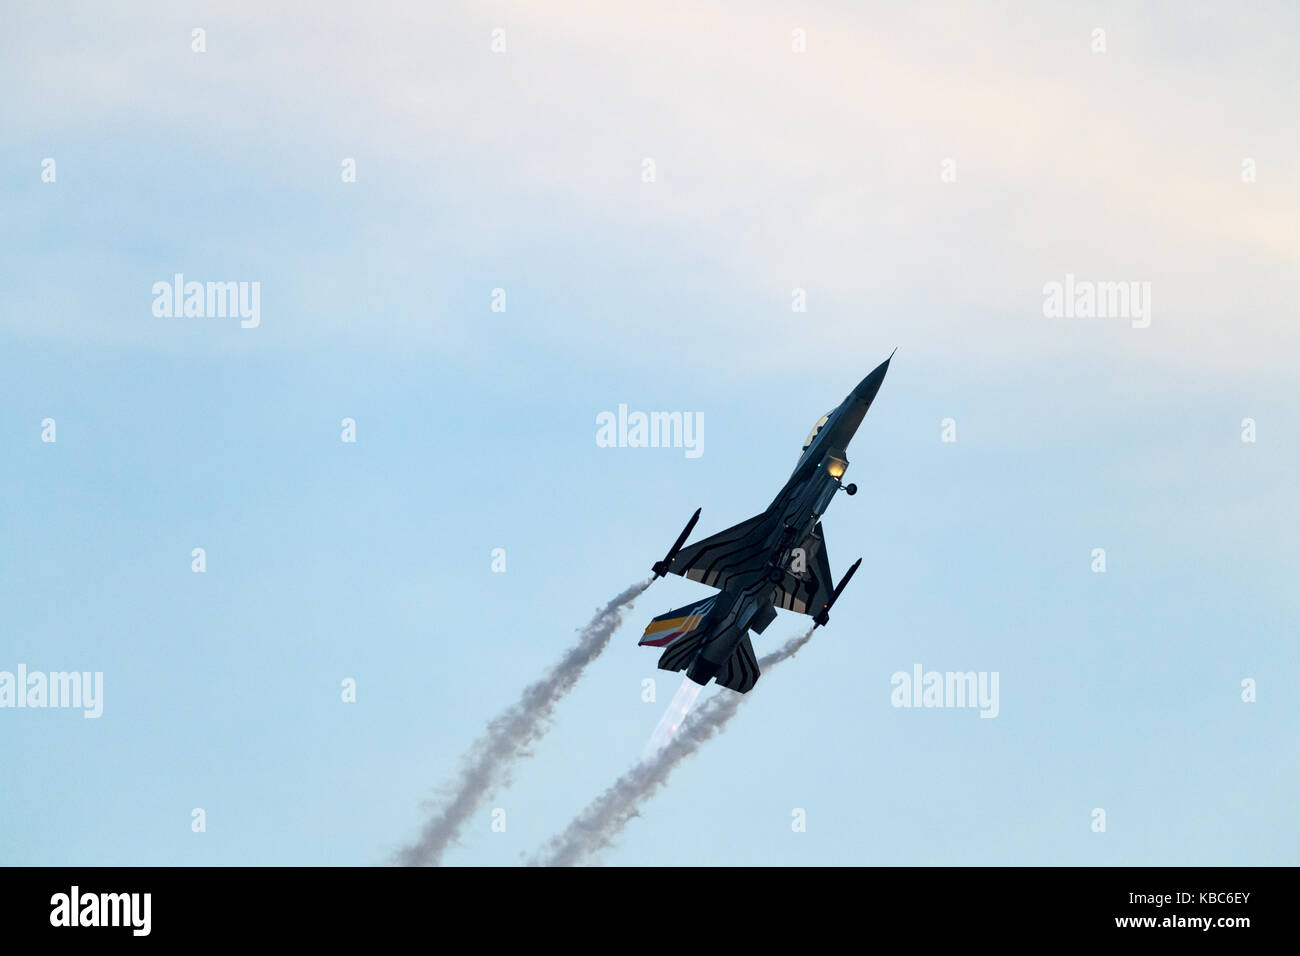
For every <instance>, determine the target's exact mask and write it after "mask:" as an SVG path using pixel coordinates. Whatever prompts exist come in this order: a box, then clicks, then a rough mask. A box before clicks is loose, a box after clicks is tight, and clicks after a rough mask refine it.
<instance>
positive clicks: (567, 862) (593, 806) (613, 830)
mask: <svg viewBox="0 0 1300 956" xmlns="http://www.w3.org/2000/svg"><path fill="white" fill-rule="evenodd" d="M812 634H813V628H811V627H810V628H808V630H807V631H805V632H804V633H803V634H800V635H798V636H797V637H792V638H791V639H790V640H788V641H786V642H785V644H784V645H783V646H781V647H780V648H778V649H777V650H775V651H773V652H772V653H771V654H768V655H766V656H764V657H762V658H760V659H759V662H758V664H759V667H760V668H761V669H762V670H763V671H764V672H766V671H768V670H769V669H771V668H772V667H773V666H774V665H776V664H779V663H781V661H783V660H785V659H786V658H789V657H793V656H794V655H795V652H796V651H798V650H799V648H801V647H803V646H804V645H805V644H807V643H808V641H809V640H811V639H812ZM744 699H745V695H744V694H737V693H735V692H734V691H729V690H719V691H718V692H717V693H716V694H714V695H713V696H712V697H710V698H709V699H708V700H706V701H705V702H704V704H703V705H702V706H701V707H700V708H699V709H698V710H696V711H695V712H693V713H692V714H691V715H690V716H688V717H687V718H686V721H685V722H684V723H683V724H682V726H681V728H680V729H679V730H678V731H677V734H676V736H674V737H673V738H672V739H671V740H670V741H668V744H667V746H665V747H664V748H663V749H662V750H660V751H659V752H658V753H657V754H655V755H654V756H652V757H651V758H650V759H648V760H645V761H642V762H641V763H639V764H637V765H636V766H635V767H633V768H632V769H631V770H629V771H628V772H627V773H625V774H624V775H623V776H622V777H620V778H619V779H618V780H616V781H615V782H614V784H613V786H611V787H610V788H609V789H608V790H606V791H605V792H604V793H602V794H601V795H600V796H599V797H597V798H596V799H595V800H593V801H592V802H591V803H590V804H589V805H588V806H587V809H585V810H583V811H582V813H581V814H579V815H578V817H577V818H576V819H575V820H574V821H573V822H572V823H570V824H569V825H568V826H567V827H566V828H565V830H564V832H563V833H561V834H560V835H559V836H556V837H554V838H552V839H551V841H550V842H549V843H547V844H546V846H545V847H543V848H542V850H540V851H539V852H538V854H537V855H536V856H535V857H534V858H533V859H532V860H530V861H529V862H530V863H531V864H532V865H541V866H572V865H573V864H575V863H578V862H580V861H581V860H582V859H583V858H584V857H586V856H588V855H590V854H592V853H595V852H597V851H599V850H603V849H604V848H606V847H608V846H610V845H612V844H613V842H614V840H615V839H616V838H617V837H618V835H619V833H621V832H622V830H623V827H624V826H626V825H627V822H628V821H629V820H631V819H632V818H633V817H636V816H639V815H640V813H641V805H642V804H643V803H645V801H646V800H648V799H649V798H650V797H652V796H654V794H655V793H656V792H657V791H658V790H659V788H660V787H662V786H663V785H664V784H665V783H667V782H668V777H669V776H670V775H671V774H672V772H673V770H675V769H676V768H677V765H678V764H680V763H681V762H682V761H683V760H685V759H686V758H687V757H689V756H690V755H691V754H693V753H695V751H697V750H699V749H700V746H701V745H702V744H703V743H704V742H705V741H706V740H709V739H710V738H712V737H716V736H717V735H718V734H719V733H721V732H722V730H723V728H724V727H726V726H727V721H729V720H731V718H732V717H733V716H735V713H736V709H737V708H738V707H739V706H740V702H741V701H743V700H744Z"/></svg>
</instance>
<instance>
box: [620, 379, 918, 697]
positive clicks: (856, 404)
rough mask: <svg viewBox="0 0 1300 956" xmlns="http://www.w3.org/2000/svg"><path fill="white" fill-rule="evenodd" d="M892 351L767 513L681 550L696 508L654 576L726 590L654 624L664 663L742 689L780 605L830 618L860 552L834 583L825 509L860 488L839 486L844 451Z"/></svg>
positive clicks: (814, 437)
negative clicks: (754, 637) (754, 639)
mask: <svg viewBox="0 0 1300 956" xmlns="http://www.w3.org/2000/svg"><path fill="white" fill-rule="evenodd" d="M892 358H893V355H890V357H889V358H888V359H885V361H884V362H882V363H881V364H880V365H879V366H878V367H877V368H876V369H875V371H873V372H872V373H871V374H870V375H868V376H867V377H866V378H864V379H863V380H862V381H861V382H860V383H859V384H858V387H857V388H855V389H854V390H853V391H852V392H850V393H849V396H848V398H846V399H844V401H843V402H841V403H840V405H839V407H838V408H835V409H834V410H832V411H830V412H828V413H827V414H825V415H823V416H822V417H821V418H820V419H819V420H818V422H817V424H816V425H814V426H813V429H812V431H811V432H809V433H808V440H807V441H806V442H804V445H803V453H802V455H800V457H799V463H798V464H797V465H795V469H794V473H793V474H792V475H791V476H790V480H789V481H787V482H786V483H785V487H783V488H782V489H781V491H780V493H779V494H778V495H777V496H776V500H775V501H773V502H772V503H771V504H770V505H768V506H767V510H766V511H764V512H763V513H762V514H759V515H755V516H754V517H752V518H750V519H749V520H747V521H742V522H741V523H740V524H738V525H735V526H734V527H731V528H728V529H727V530H726V531H720V532H718V533H717V534H715V535H713V536H712V537H711V538H705V539H704V540H703V541H700V542H698V543H697V544H692V545H689V546H687V547H682V545H683V544H684V543H685V541H686V539H687V537H688V536H689V535H690V533H691V530H692V529H693V528H694V527H695V523H696V522H697V521H699V519H700V512H699V511H698V510H697V511H696V512H695V514H694V515H692V516H691V520H690V521H689V522H687V524H686V527H685V528H684V529H683V530H682V533H681V534H680V535H678V537H677V540H676V542H674V543H673V546H672V547H671V548H670V549H669V550H668V554H667V555H666V556H665V557H664V559H663V560H662V561H657V562H655V565H654V568H653V569H652V570H653V571H654V575H655V577H656V578H658V577H662V576H663V575H665V574H669V573H672V574H680V575H681V576H682V577H685V578H690V579H691V580H692V581H700V582H703V583H704V584H707V585H709V586H710V587H714V588H717V589H718V593H717V594H714V595H711V596H709V597H707V598H704V599H703V600H702V601H696V602H695V603H694V604H688V605H686V606H685V607H679V608H677V609H676V610H672V611H669V612H668V613H666V614H661V615H659V616H658V617H657V618H655V619H654V620H653V621H651V622H650V625H649V627H647V628H646V630H645V634H644V635H643V636H642V637H641V640H640V643H641V644H644V645H646V646H649V647H661V648H663V649H664V652H663V655H662V656H661V657H660V658H659V666H660V668H662V669H663V670H668V671H680V670H685V671H686V676H687V677H689V678H690V679H691V680H693V681H695V682H696V683H697V684H707V683H708V682H709V681H710V680H712V679H714V678H716V679H717V682H718V683H719V684H721V685H722V686H723V687H730V688H731V689H732V690H736V691H740V693H742V694H743V693H746V692H747V691H749V690H750V688H752V687H753V686H754V685H755V684H756V683H757V682H758V677H759V669H758V660H757V658H755V656H754V646H753V644H751V643H750V640H749V632H750V631H753V632H754V633H755V634H762V633H763V631H764V630H765V629H766V628H767V626H768V625H769V624H771V623H772V621H773V620H775V619H776V609H777V608H778V607H780V608H784V609H785V610H787V611H794V612H796V613H798V614H807V615H809V616H810V617H811V618H812V619H813V626H814V627H816V626H818V625H824V624H826V623H827V621H828V620H829V612H830V609H831V607H832V606H833V605H834V604H835V602H836V600H837V599H838V598H839V596H840V594H841V592H843V590H844V586H845V585H846V584H848V583H849V579H850V578H852V577H853V573H854V572H855V571H857V569H858V565H860V564H861V563H862V559H861V558H858V560H857V561H855V562H853V566H852V567H850V568H849V570H848V572H847V573H846V574H845V575H844V578H843V579H842V580H841V581H840V583H839V584H838V585H836V586H835V587H834V588H832V587H831V582H832V580H833V578H832V577H831V569H830V564H829V562H828V561H827V559H826V541H825V539H824V538H823V536H822V526H821V516H822V514H823V513H824V512H825V511H826V508H827V507H828V506H829V505H830V503H831V500H832V499H833V498H834V497H835V492H837V491H845V492H848V494H850V495H853V494H856V493H857V490H858V488H857V486H856V485H852V484H850V485H844V484H842V483H841V479H842V478H843V477H844V472H845V470H846V469H847V468H848V467H849V460H848V456H847V455H846V449H847V448H848V445H849V440H850V439H851V438H853V435H854V433H855V432H856V431H857V430H858V426H859V425H860V424H862V418H863V416H865V415H866V414H867V409H869V408H870V407H871V403H872V401H873V400H874V399H875V397H876V393H877V392H878V391H880V385H881V383H882V382H883V381H884V380H885V373H886V372H887V371H888V370H889V362H890V359H892Z"/></svg>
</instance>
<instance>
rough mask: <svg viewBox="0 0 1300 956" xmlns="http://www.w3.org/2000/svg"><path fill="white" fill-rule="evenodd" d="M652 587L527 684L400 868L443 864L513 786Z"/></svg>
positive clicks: (624, 597)
mask: <svg viewBox="0 0 1300 956" xmlns="http://www.w3.org/2000/svg"><path fill="white" fill-rule="evenodd" d="M651 580H653V579H651ZM650 583H651V581H642V582H640V583H638V584H634V585H632V586H631V587H630V588H628V589H627V590H626V591H624V592H623V593H621V594H619V595H618V596H617V597H615V598H613V599H612V600H610V602H609V603H608V604H606V605H605V606H604V607H603V608H601V609H600V610H599V611H597V612H596V616H595V617H593V618H592V619H591V621H590V622H588V624H587V626H586V627H584V628H583V629H582V631H581V633H580V634H579V636H578V643H577V644H575V645H574V646H573V647H571V648H570V649H569V650H568V652H567V653H566V654H565V655H564V657H563V658H561V659H560V662H559V663H558V664H556V665H555V666H554V667H552V668H551V670H550V671H549V672H548V673H547V675H546V676H545V677H543V678H542V679H541V680H539V681H537V682H536V683H534V684H531V685H529V686H528V687H527V688H526V689H525V690H524V692H523V694H522V695H521V696H520V698H519V703H517V704H514V705H513V706H512V707H510V708H509V709H508V710H506V711H505V712H504V713H503V714H501V715H500V716H499V717H497V718H496V719H495V720H493V721H492V722H491V723H490V724H488V728H487V732H486V733H485V734H484V735H483V736H482V737H480V738H479V739H478V741H476V742H475V744H474V747H473V749H472V750H471V752H470V754H469V755H468V756H466V758H465V759H464V761H463V762H462V764H461V770H460V777H459V779H457V780H456V782H455V783H454V784H452V785H451V786H450V787H448V788H447V792H446V794H445V799H444V801H443V803H442V804H441V805H440V806H439V807H438V809H437V810H436V811H435V812H434V813H433V815H432V816H431V817H430V818H429V820H428V822H426V823H425V825H424V827H423V829H422V830H421V831H420V836H419V839H417V840H416V841H415V842H414V843H412V844H410V845H409V846H406V847H404V848H403V849H401V850H400V851H398V854H397V862H398V863H400V864H401V865H403V866H427V865H429V864H434V865H436V864H438V863H441V862H442V855H443V853H445V852H446V850H447V847H448V846H450V845H451V843H452V842H453V841H454V840H455V839H456V837H457V835H459V833H460V831H461V829H462V828H463V827H464V825H465V823H466V821H467V820H469V818H470V817H471V816H472V815H473V814H474V813H475V811H477V810H478V809H479V807H480V806H481V805H482V804H483V801H484V800H486V799H487V797H488V795H489V794H490V793H491V791H492V790H493V789H494V788H495V787H497V786H500V785H502V784H506V783H509V782H510V771H511V768H512V766H513V765H514V762H515V761H516V760H517V759H518V758H519V757H520V756H522V755H523V752H524V750H525V748H527V746H528V745H529V744H532V743H534V742H536V741H537V740H539V739H540V738H541V736H542V734H544V733H545V732H546V730H547V727H548V720H549V718H550V716H551V713H552V712H553V711H554V709H555V705H556V703H558V702H559V700H560V699H561V698H562V697H564V695H565V694H567V693H568V692H569V691H570V690H571V689H572V688H573V685H574V684H576V683H577V681H578V678H579V677H581V676H582V672H583V671H584V670H585V669H586V667H587V665H588V664H590V663H591V662H592V661H594V660H595V659H596V658H597V657H598V656H600V652H601V651H603V650H604V649H605V647H606V646H607V645H608V644H609V639H610V638H611V637H612V636H613V634H614V632H615V631H616V630H618V626H619V624H621V623H622V621H623V612H624V611H626V610H627V609H628V608H630V607H631V606H632V604H633V602H634V601H635V600H636V599H637V598H638V597H639V596H640V595H641V593H642V592H643V591H645V589H646V588H648V587H649V586H650Z"/></svg>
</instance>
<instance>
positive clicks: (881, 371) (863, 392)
mask: <svg viewBox="0 0 1300 956" xmlns="http://www.w3.org/2000/svg"><path fill="white" fill-rule="evenodd" d="M893 357H894V356H893V354H892V353H891V354H890V356H889V358H887V359H885V360H884V361H883V362H881V363H880V364H879V365H877V366H876V367H875V368H874V369H872V371H871V374H870V375H868V376H867V377H866V378H864V379H863V380H862V381H861V382H859V383H858V387H857V388H855V389H854V390H853V397H854V398H856V399H857V400H858V401H860V402H865V403H866V404H867V405H870V404H871V402H872V401H873V400H874V399H875V397H876V392H878V391H880V386H881V384H882V383H883V382H884V381H885V373H886V372H888V371H889V362H890V359H892V358H893Z"/></svg>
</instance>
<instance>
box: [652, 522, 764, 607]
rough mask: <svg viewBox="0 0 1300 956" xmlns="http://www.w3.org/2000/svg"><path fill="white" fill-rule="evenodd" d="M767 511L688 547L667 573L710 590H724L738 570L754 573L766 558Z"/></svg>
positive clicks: (674, 560)
mask: <svg viewBox="0 0 1300 956" xmlns="http://www.w3.org/2000/svg"><path fill="white" fill-rule="evenodd" d="M766 517H767V514H766V512H765V513H763V514H761V515H755V516H754V517H752V518H748V519H746V520H745V521H742V522H741V523H740V524H737V525H732V526H731V527H730V528H728V529H727V530H725V531H719V532H718V533H717V534H715V535H713V536H711V537H708V538H705V539H704V540H702V541H697V542H696V543H695V544H691V545H687V546H686V547H684V548H682V549H681V550H680V551H678V552H677V555H676V556H675V557H674V558H673V560H672V563H671V564H670V565H669V567H668V570H669V571H670V572H671V573H673V574H680V575H681V576H682V577H684V578H689V579H690V580H692V581H699V582H701V583H703V584H707V585H708V586H709V587H713V588H718V589H719V590H725V589H726V587H727V582H728V581H729V580H730V579H731V576H732V575H733V574H735V573H736V572H738V571H752V570H753V569H754V568H757V567H761V566H762V564H763V562H764V560H765V559H766V551H765V548H764V540H763V539H764V537H765V535H763V533H762V532H761V530H760V529H761V526H762V524H763V519H764V518H766Z"/></svg>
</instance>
